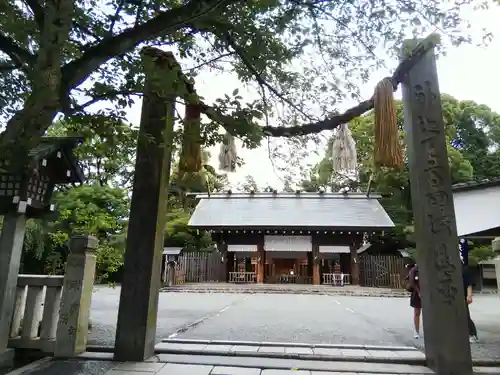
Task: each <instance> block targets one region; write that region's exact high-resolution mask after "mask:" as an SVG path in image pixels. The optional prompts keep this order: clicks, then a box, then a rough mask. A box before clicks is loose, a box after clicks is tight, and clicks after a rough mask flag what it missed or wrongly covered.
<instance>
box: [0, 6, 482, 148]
mask: <svg viewBox="0 0 500 375" xmlns="http://www.w3.org/2000/svg"><path fill="white" fill-rule="evenodd" d="M471 3H472V0H465V1H462V0H460V1H459V0H450V1H447V2H444V3H442V2H435V3H432V4H428V3H425V4H423V3H422V2H420V1H417V0H409V1H405V2H392V1H387V0H384V1H379V2H377V4H376V6H375V5H374V4H372V3H370V2H366V1H363V0H354V1H350V2H347V3H344V2H336V1H320V2H311V1H308V0H296V1H277V0H252V1H248V0H223V1H222V2H221V1H220V0H206V1H199V0H190V1H182V2H180V1H174V0H143V1H115V2H105V1H91V2H88V1H83V0H61V1H58V2H55V3H52V2H36V1H28V2H19V1H15V0H4V1H3V3H2V6H1V7H0V30H1V32H0V41H1V42H0V85H1V87H2V92H1V93H0V118H2V119H3V120H6V124H7V129H6V132H5V134H6V137H3V138H2V140H1V143H0V146H6V145H7V144H10V143H9V142H24V141H26V142H28V141H30V142H35V143H36V141H37V138H38V137H39V136H40V135H41V134H43V133H44V131H45V130H47V128H48V127H49V126H50V123H51V120H52V119H54V117H55V116H56V115H57V114H58V113H60V112H62V113H64V114H65V116H66V120H67V121H70V122H72V121H73V120H75V119H76V120H77V121H81V120H82V119H83V120H84V122H87V123H88V124H91V123H92V122H93V120H94V119H93V118H94V117H95V118H96V119H98V120H99V119H101V118H106V119H107V120H106V121H108V120H109V119H110V120H111V121H109V122H108V123H109V124H110V125H111V126H112V127H114V126H120V125H119V124H120V120H122V119H123V118H124V117H125V109H126V108H129V107H130V106H131V105H132V104H133V103H134V100H136V99H137V96H138V94H139V93H140V92H141V91H142V88H143V84H144V76H143V74H142V73H143V69H142V68H143V67H142V61H141V57H140V54H139V51H138V48H137V47H138V46H144V45H148V46H158V45H161V46H165V45H167V46H169V49H170V50H172V51H175V52H176V57H177V58H178V60H179V61H180V63H181V67H182V70H183V71H184V72H185V74H186V76H187V78H188V79H193V78H195V77H196V75H197V74H198V73H199V71H200V69H201V68H202V67H210V68H212V69H214V70H219V71H227V72H234V73H235V74H236V75H237V76H238V78H239V79H240V80H241V81H242V82H244V83H249V82H251V81H256V82H257V83H258V85H259V91H260V93H261V98H259V99H258V100H256V101H254V102H251V103H245V102H244V101H243V100H242V98H241V97H239V96H238V92H237V91H233V90H234V87H228V93H232V95H225V96H224V97H222V98H220V100H218V101H215V102H214V103H208V104H211V108H212V110H213V111H212V114H215V115H214V116H211V121H212V122H216V123H218V124H220V123H224V126H225V127H226V128H227V129H229V130H230V131H232V132H233V133H234V134H236V135H238V136H239V137H240V138H241V139H242V140H243V142H244V144H245V145H247V146H249V147H254V146H256V145H257V144H258V143H259V142H260V141H261V139H262V136H263V134H262V132H261V129H260V128H259V127H258V124H259V123H260V122H262V121H264V120H265V119H266V118H267V115H268V114H270V113H271V112H274V113H272V114H274V115H275V117H276V118H277V120H278V121H281V122H284V123H287V124H292V123H294V122H296V121H297V119H299V120H303V119H311V118H312V116H311V113H312V111H318V110H319V111H320V112H321V115H327V114H329V113H331V111H332V108H334V107H335V104H336V103H337V101H338V100H339V99H342V98H344V97H346V96H349V95H350V96H353V97H356V95H357V93H358V90H357V86H356V83H357V82H359V81H360V80H361V81H362V80H366V79H367V77H369V75H370V74H371V73H372V72H373V71H374V69H376V68H378V67H379V66H381V65H382V63H383V62H382V61H381V60H380V59H379V58H378V57H377V56H376V54H375V53H374V52H373V51H376V50H377V49H378V48H379V47H380V46H382V45H383V46H384V47H385V48H386V49H387V50H388V51H389V54H392V55H394V54H396V51H398V50H399V49H400V47H401V45H402V41H403V38H404V37H405V36H406V35H410V34H412V35H416V36H424V35H426V34H427V33H428V30H435V29H439V30H440V31H441V32H442V33H443V35H442V37H443V39H444V43H443V45H445V46H446V45H450V44H460V43H463V42H469V41H471V36H470V35H469V34H468V32H467V27H468V26H469V25H468V23H467V22H466V20H464V18H463V17H462V14H461V11H462V10H463V9H464V8H465V7H464V5H466V4H471ZM490 3H492V1H491V0H484V1H480V2H479V3H478V2H477V1H476V2H474V5H475V7H477V8H483V9H484V8H486V7H487V6H488V4H490ZM54 14H57V17H58V18H57V22H55V21H54V20H53V19H52V17H53V15H54ZM42 31H43V32H42ZM481 36H484V37H488V38H489V37H490V35H489V34H488V33H485V35H481ZM49 61H50V63H48V62H49ZM53 62H54V63H53ZM58 62H60V65H59V66H58ZM54 65H55V66H54ZM165 79H168V80H169V83H170V84H169V85H165V86H164V87H165V88H172V89H173V90H175V92H174V91H172V92H170V91H169V93H175V94H177V95H180V96H183V95H184V96H186V97H191V98H192V97H193V96H195V95H200V98H201V99H203V98H202V97H201V95H202V94H203V93H198V94H195V93H187V92H186V90H185V88H183V87H180V86H177V87H175V88H173V86H175V85H173V83H174V82H175V80H176V75H172V76H171V77H165ZM285 93H286V94H285ZM100 102H104V103H105V104H104V105H96V104H98V103H100ZM318 103H321V104H320V105H319V108H318ZM101 104H102V103H101ZM276 104H280V105H282V104H285V106H286V107H287V108H286V110H284V111H271V107H272V106H273V105H276ZM15 114H16V115H15ZM14 115H15V116H14ZM28 120H29V121H28ZM212 122H209V123H207V124H205V128H204V129H205V130H206V131H205V134H204V140H205V142H206V144H207V145H211V144H212V143H214V142H218V137H217V133H218V132H217V131H216V130H218V129H217V128H218V125H214V124H213V123H212ZM20 137H22V139H21V138H20Z"/></svg>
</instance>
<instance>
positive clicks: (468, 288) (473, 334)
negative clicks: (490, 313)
mask: <svg viewBox="0 0 500 375" xmlns="http://www.w3.org/2000/svg"><path fill="white" fill-rule="evenodd" d="M462 280H463V283H464V294H465V308H466V312H467V324H468V326H469V341H470V342H471V343H477V342H479V338H478V337H477V329H476V325H475V324H474V321H473V320H472V318H471V316H470V309H469V305H470V304H471V303H472V280H471V276H470V272H469V268H468V267H467V266H466V265H464V264H463V263H462Z"/></svg>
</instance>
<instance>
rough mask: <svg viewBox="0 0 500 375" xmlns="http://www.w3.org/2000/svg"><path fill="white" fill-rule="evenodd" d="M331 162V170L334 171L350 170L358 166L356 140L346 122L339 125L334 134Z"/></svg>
mask: <svg viewBox="0 0 500 375" xmlns="http://www.w3.org/2000/svg"><path fill="white" fill-rule="evenodd" d="M332 163H333V164H332V167H333V170H334V171H336V172H341V171H345V172H351V171H355V170H356V169H357V167H358V160H357V153H356V142H355V141H354V138H352V134H351V131H350V130H349V127H348V126H347V124H343V125H340V126H339V127H338V129H337V133H336V134H335V136H334V140H333V147H332Z"/></svg>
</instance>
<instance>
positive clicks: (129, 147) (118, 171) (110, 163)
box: [48, 116, 138, 188]
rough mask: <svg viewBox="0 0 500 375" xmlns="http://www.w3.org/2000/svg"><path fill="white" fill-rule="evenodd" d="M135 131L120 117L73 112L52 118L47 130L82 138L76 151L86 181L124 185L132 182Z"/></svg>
mask: <svg viewBox="0 0 500 375" xmlns="http://www.w3.org/2000/svg"><path fill="white" fill-rule="evenodd" d="M137 133H138V131H137V130H136V129H133V128H132V127H131V126H130V125H127V124H125V123H124V122H123V121H121V120H115V119H113V118H108V117H105V116H82V117H76V116H75V117H73V118H70V119H68V120H67V121H57V122H55V123H54V124H53V125H52V126H51V127H50V128H49V131H48V135H50V136H79V137H82V138H83V139H84V142H83V144H82V145H80V146H79V147H78V148H76V149H75V154H76V156H77V158H78V161H79V163H80V166H81V167H82V169H83V171H84V173H85V177H86V181H87V182H89V183H94V182H95V183H98V184H100V185H102V186H104V185H111V186H121V187H126V188H128V187H130V186H131V182H132V177H133V168H134V160H135V151H136V144H137Z"/></svg>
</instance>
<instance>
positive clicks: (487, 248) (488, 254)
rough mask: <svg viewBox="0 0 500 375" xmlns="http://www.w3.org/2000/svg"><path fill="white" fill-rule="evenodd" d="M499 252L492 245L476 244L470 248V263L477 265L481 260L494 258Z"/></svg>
mask: <svg viewBox="0 0 500 375" xmlns="http://www.w3.org/2000/svg"><path fill="white" fill-rule="evenodd" d="M496 255H497V254H496V253H495V252H494V251H493V248H492V247H491V245H476V246H472V247H471V249H470V250H469V265H470V266H477V265H478V264H479V263H480V262H482V261H485V260H489V259H492V258H494V257H495V256H496Z"/></svg>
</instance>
